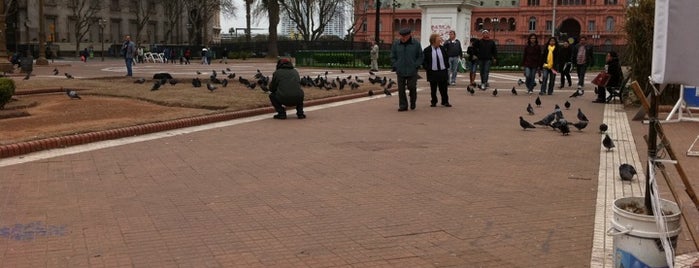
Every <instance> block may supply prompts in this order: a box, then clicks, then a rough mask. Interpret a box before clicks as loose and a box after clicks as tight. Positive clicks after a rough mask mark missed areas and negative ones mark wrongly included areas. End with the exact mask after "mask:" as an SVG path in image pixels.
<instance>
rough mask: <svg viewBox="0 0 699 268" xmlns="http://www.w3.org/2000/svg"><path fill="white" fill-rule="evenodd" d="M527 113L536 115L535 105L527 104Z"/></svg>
mask: <svg viewBox="0 0 699 268" xmlns="http://www.w3.org/2000/svg"><path fill="white" fill-rule="evenodd" d="M527 113H529V115H534V107H532V104H531V103H528V104H527Z"/></svg>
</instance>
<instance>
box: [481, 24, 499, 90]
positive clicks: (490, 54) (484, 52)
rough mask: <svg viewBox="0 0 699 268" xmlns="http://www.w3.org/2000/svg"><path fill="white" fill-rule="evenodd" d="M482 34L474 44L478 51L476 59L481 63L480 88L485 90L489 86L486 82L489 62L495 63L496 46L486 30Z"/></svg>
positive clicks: (496, 55) (488, 73)
mask: <svg viewBox="0 0 699 268" xmlns="http://www.w3.org/2000/svg"><path fill="white" fill-rule="evenodd" d="M482 35H483V37H482V38H481V40H479V41H478V43H477V45H476V51H478V60H479V61H480V65H481V89H482V90H485V89H486V88H488V86H490V85H489V84H488V77H489V75H490V65H491V63H492V64H497V57H498V48H497V46H496V45H495V41H493V39H490V32H488V30H483V32H482Z"/></svg>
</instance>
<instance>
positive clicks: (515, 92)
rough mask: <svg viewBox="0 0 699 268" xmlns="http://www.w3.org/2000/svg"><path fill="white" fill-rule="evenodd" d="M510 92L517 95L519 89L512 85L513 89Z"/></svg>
mask: <svg viewBox="0 0 699 268" xmlns="http://www.w3.org/2000/svg"><path fill="white" fill-rule="evenodd" d="M510 92H512V95H515V96H517V89H515V87H512V90H511V91H510Z"/></svg>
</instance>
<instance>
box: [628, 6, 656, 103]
mask: <svg viewBox="0 0 699 268" xmlns="http://www.w3.org/2000/svg"><path fill="white" fill-rule="evenodd" d="M624 25H625V26H624V30H625V31H626V39H627V41H628V42H627V50H626V53H625V55H624V59H625V61H626V62H627V63H628V64H629V65H630V66H631V77H632V78H633V80H636V81H638V83H639V84H640V85H648V76H649V75H650V72H651V67H652V65H653V64H652V62H651V61H652V58H651V57H649V56H648V55H653V42H648V40H653V28H654V26H655V0H635V1H634V3H632V4H630V5H629V6H628V7H627V9H626V23H625V24H624ZM646 93H648V92H646Z"/></svg>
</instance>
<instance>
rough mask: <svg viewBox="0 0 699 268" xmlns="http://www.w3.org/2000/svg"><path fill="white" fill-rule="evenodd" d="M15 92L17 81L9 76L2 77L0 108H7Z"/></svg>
mask: <svg viewBox="0 0 699 268" xmlns="http://www.w3.org/2000/svg"><path fill="white" fill-rule="evenodd" d="M14 94H15V81H14V80H12V79H9V78H0V110H1V109H4V108H5V104H7V103H8V102H9V101H10V99H12V95H14Z"/></svg>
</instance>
